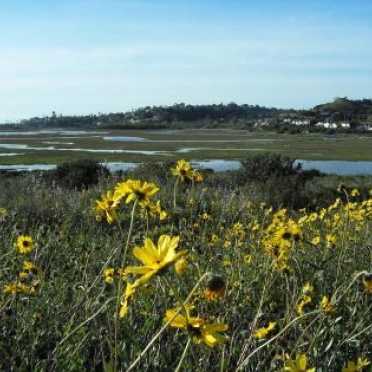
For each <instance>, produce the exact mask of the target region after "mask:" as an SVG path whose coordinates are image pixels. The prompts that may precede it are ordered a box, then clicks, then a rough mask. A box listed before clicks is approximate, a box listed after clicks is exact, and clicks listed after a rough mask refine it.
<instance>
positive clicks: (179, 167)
mask: <svg viewBox="0 0 372 372" xmlns="http://www.w3.org/2000/svg"><path fill="white" fill-rule="evenodd" d="M171 171H172V174H173V176H177V177H179V178H180V180H181V181H184V180H185V179H189V180H192V179H193V177H194V170H193V169H192V167H191V165H190V163H188V162H187V161H185V160H183V159H181V160H178V162H177V163H176V165H175V166H174V167H173V168H171Z"/></svg>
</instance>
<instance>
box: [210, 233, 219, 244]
mask: <svg viewBox="0 0 372 372" xmlns="http://www.w3.org/2000/svg"><path fill="white" fill-rule="evenodd" d="M218 240H219V238H218V236H217V235H216V234H213V235H212V238H211V243H217V242H218Z"/></svg>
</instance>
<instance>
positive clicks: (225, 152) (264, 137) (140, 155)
mask: <svg viewBox="0 0 372 372" xmlns="http://www.w3.org/2000/svg"><path fill="white" fill-rule="evenodd" d="M106 137H112V140H107V139H105V138H106ZM120 137H130V138H134V137H140V138H142V139H143V140H137V141H136V140H135V138H134V140H131V141H126V142H125V141H122V140H121V138H120ZM50 142H52V143H53V144H52V145H50ZM1 143H2V144H6V145H7V146H8V145H10V146H11V145H27V146H29V148H28V149H22V150H18V149H12V148H4V149H2V148H1V145H0V152H1V153H16V154H17V155H13V156H1V164H35V163H51V164H58V163H62V162H66V161H69V160H73V159H79V158H87V157H89V158H91V159H93V160H97V161H101V162H104V163H105V162H109V161H121V162H148V161H150V162H153V161H168V160H170V159H173V160H176V159H179V158H180V157H181V156H183V155H184V154H185V153H186V154H187V156H188V157H189V158H191V159H195V160H204V159H244V158H246V157H248V156H252V155H254V154H263V153H267V152H275V153H279V154H282V155H285V156H290V157H291V158H296V159H306V160H311V159H312V160H369V161H371V160H372V152H371V148H372V134H371V133H365V134H341V133H336V134H332V135H328V134H324V133H306V134H305V133H300V134H288V133H282V134H278V133H270V132H249V131H245V130H231V129H214V130H212V129H210V130H203V129H194V130H192V129H190V130H177V131H140V130H137V131H123V130H120V131H116V130H115V131H102V132H98V133H93V134H91V132H89V131H88V132H87V133H86V134H85V135H80V136H78V135H74V134H71V135H70V136H66V135H64V134H63V133H62V134H55V135H53V136H51V135H50V134H49V135H48V134H43V133H41V134H36V135H34V136H22V135H17V136H11V137H8V136H4V137H1ZM66 143H69V144H66ZM50 146H52V147H53V148H52V149H50ZM115 151H116V152H115Z"/></svg>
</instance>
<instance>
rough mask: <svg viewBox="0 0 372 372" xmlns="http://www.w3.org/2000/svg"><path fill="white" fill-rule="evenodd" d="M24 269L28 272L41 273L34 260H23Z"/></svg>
mask: <svg viewBox="0 0 372 372" xmlns="http://www.w3.org/2000/svg"><path fill="white" fill-rule="evenodd" d="M23 271H24V272H25V273H27V274H33V275H38V274H40V273H41V271H42V270H41V269H40V267H39V266H36V265H35V264H34V263H33V262H30V261H23Z"/></svg>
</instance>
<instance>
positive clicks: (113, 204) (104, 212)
mask: <svg viewBox="0 0 372 372" xmlns="http://www.w3.org/2000/svg"><path fill="white" fill-rule="evenodd" d="M119 203H120V197H119V196H118V195H117V194H114V193H113V192H112V191H108V192H107V194H106V195H102V200H96V206H95V207H94V208H93V210H94V212H95V213H96V215H97V216H96V218H97V217H98V218H97V220H100V217H101V216H105V217H106V220H107V222H108V223H112V222H113V221H114V220H115V219H116V218H117V212H116V208H117V207H118V205H119Z"/></svg>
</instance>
